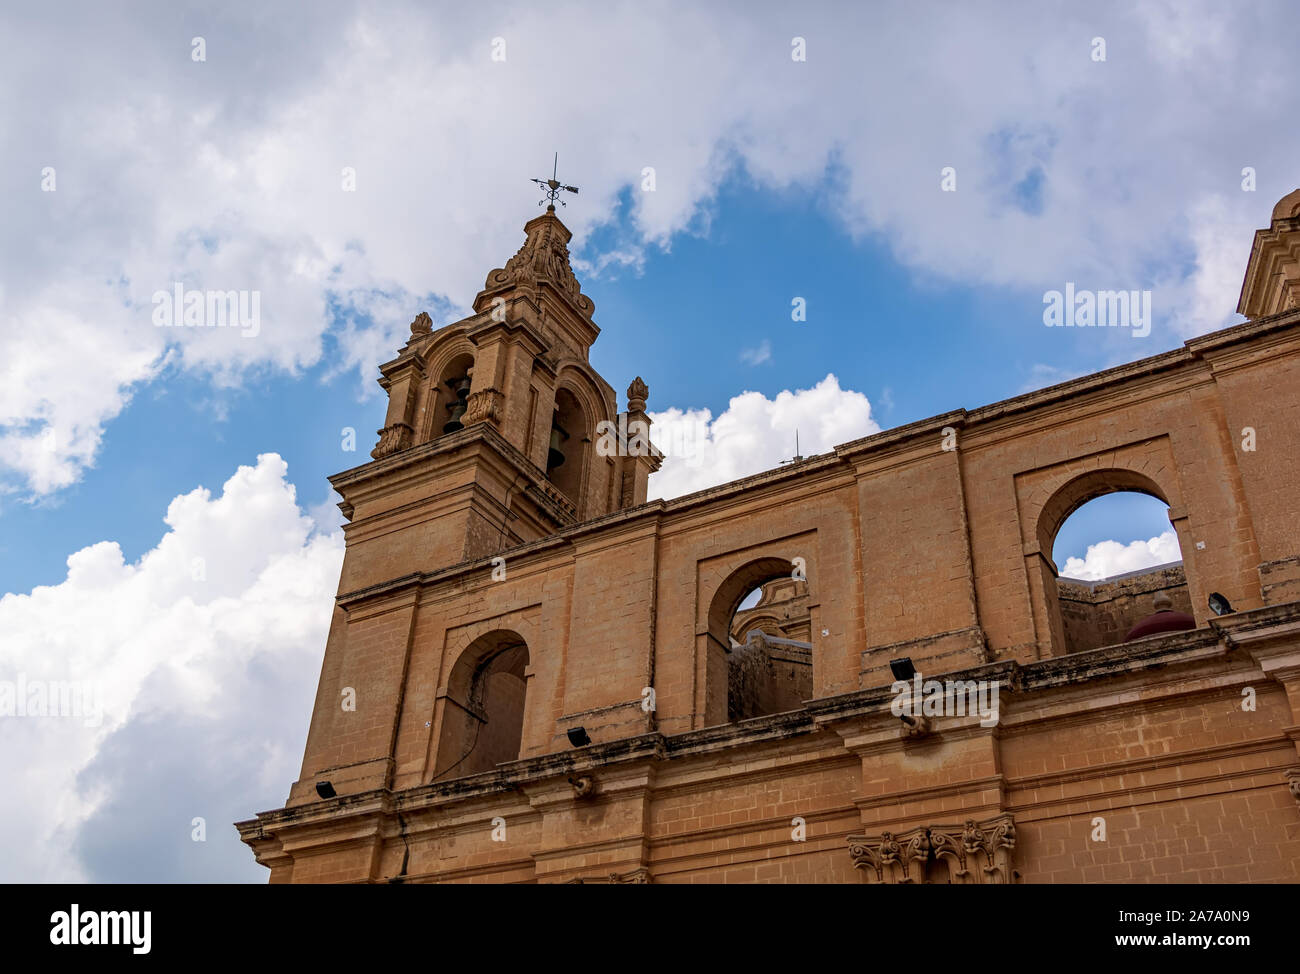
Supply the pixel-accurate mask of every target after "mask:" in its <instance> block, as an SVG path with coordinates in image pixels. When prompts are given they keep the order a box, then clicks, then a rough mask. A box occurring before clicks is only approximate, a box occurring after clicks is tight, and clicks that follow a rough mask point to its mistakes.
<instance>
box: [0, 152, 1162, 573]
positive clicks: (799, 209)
mask: <svg viewBox="0 0 1300 974" xmlns="http://www.w3.org/2000/svg"><path fill="white" fill-rule="evenodd" d="M575 168H576V167H575ZM522 178H523V177H522V176H521V179H522ZM574 178H577V177H574ZM583 204H584V201H583V200H581V198H579V199H578V200H575V201H574V203H573V208H574V209H575V210H576V209H577V208H579V207H581V206H583ZM627 205H628V204H627V194H625V195H624V198H623V201H622V203H621V205H620V208H619V210H620V211H622V216H623V219H621V220H620V219H619V216H620V212H619V211H616V212H615V214H614V218H615V221H616V222H615V223H614V224H613V225H612V226H611V227H609V228H608V229H607V232H606V233H597V234H594V235H593V236H592V238H591V239H590V241H589V243H588V247H587V249H588V250H591V251H593V252H597V253H598V252H599V248H600V246H601V243H602V237H614V236H617V235H618V234H620V233H622V234H626V233H627V232H629V227H628V226H627V221H626V216H625V213H626V208H627ZM830 205H831V204H830V202H829V201H828V197H827V192H826V189H825V186H824V185H822V186H816V187H812V188H809V189H806V190H804V189H792V190H787V191H783V192H775V193H774V192H770V191H764V190H761V189H760V188H758V187H756V186H755V185H754V183H753V181H752V179H750V178H749V177H748V175H747V174H746V173H744V172H736V173H734V174H733V175H732V176H731V177H730V178H729V179H728V180H727V181H725V182H724V183H723V184H721V186H720V187H719V191H718V194H717V197H716V199H714V200H713V201H711V203H710V204H709V219H708V221H707V228H704V227H699V226H697V227H696V228H694V229H693V230H687V231H685V232H683V233H682V234H680V235H679V236H677V237H675V238H674V239H673V240H672V242H671V247H670V248H668V249H663V248H659V247H653V248H650V249H649V250H648V251H647V253H646V255H645V258H644V262H643V263H642V265H641V266H639V267H636V268H610V267H606V268H605V269H604V270H603V271H602V272H600V273H599V274H598V275H587V276H586V277H585V278H584V287H585V289H586V292H587V293H588V294H589V295H590V296H591V297H592V298H593V300H594V301H595V302H596V306H597V322H598V323H599V324H600V325H601V327H602V329H603V330H602V334H601V337H600V339H599V340H598V342H597V343H596V345H595V347H594V348H593V350H592V361H593V363H594V365H595V367H596V368H597V369H598V370H600V371H601V372H602V374H604V375H605V376H606V377H607V378H608V379H609V380H610V381H611V382H612V383H613V384H614V385H615V388H616V389H617V390H618V391H619V393H620V396H621V393H622V390H623V389H624V388H625V386H626V384H627V382H628V381H630V378H631V376H632V375H633V374H639V375H641V376H643V377H644V378H645V379H646V380H647V382H649V384H650V388H651V409H652V410H655V409H661V408H663V407H665V406H668V405H672V406H677V407H679V408H683V409H687V408H689V409H709V410H711V411H712V413H713V414H714V415H715V416H716V415H718V414H720V413H722V412H724V411H725V410H726V408H727V404H728V401H729V400H730V398H731V397H732V396H734V395H736V394H738V393H741V392H744V391H757V392H759V393H762V394H763V395H764V396H766V397H768V398H773V397H775V396H776V395H777V394H778V393H779V392H781V391H782V390H790V389H805V388H809V387H811V386H813V385H815V384H816V383H817V382H819V381H821V380H822V379H823V378H825V376H826V374H827V373H828V372H832V373H834V375H835V376H836V377H837V378H838V379H839V382H840V385H841V386H842V387H844V388H846V389H854V390H858V391H861V392H863V393H865V394H866V395H867V397H868V398H869V400H870V402H871V404H872V408H871V415H872V418H873V419H874V420H875V421H876V422H877V423H878V424H879V425H880V426H881V427H882V428H886V429H888V428H890V427H893V426H899V425H902V424H905V423H909V422H912V421H914V420H918V419H923V418H925V417H928V416H932V415H936V414H938V413H942V412H945V411H947V410H950V409H954V408H959V407H966V408H975V407H977V406H981V405H985V404H987V403H990V402H994V401H997V400H999V399H1005V398H1009V397H1011V396H1015V395H1018V394H1020V393H1022V392H1025V391H1028V390H1029V389H1033V388H1039V387H1041V386H1043V385H1048V384H1051V382H1052V381H1057V380H1062V379H1065V378H1068V377H1070V376H1072V375H1074V374H1085V373H1087V372H1091V371H1096V370H1098V369H1101V368H1104V367H1107V366H1109V365H1113V364H1116V363H1117V362H1119V361H1124V360H1125V358H1124V353H1126V352H1130V351H1131V352H1132V354H1133V356H1134V357H1137V355H1138V354H1141V355H1150V354H1156V353H1158V352H1160V351H1164V350H1166V349H1168V348H1170V347H1173V345H1174V344H1175V343H1176V341H1177V339H1176V337H1175V336H1171V335H1170V334H1169V331H1168V330H1167V329H1163V330H1157V332H1156V335H1157V336H1158V337H1157V341H1158V340H1159V337H1163V338H1164V341H1163V342H1162V343H1159V344H1157V343H1156V342H1146V341H1129V340H1128V339H1127V337H1126V336H1125V343H1116V342H1115V341H1113V340H1109V341H1103V340H1102V337H1103V336H1099V334H1098V333H1097V332H1088V331H1082V330H1081V331H1077V332H1071V333H1066V334H1065V338H1067V339H1069V341H1068V342H1064V341H1062V334H1063V333H1061V332H1053V331H1051V330H1049V329H1046V328H1044V327H1043V324H1042V307H1043V306H1042V299H1041V295H1038V294H1034V293H1027V292H1025V291H1022V290H1015V289H989V288H979V287H973V286H964V285H961V284H956V283H951V282H940V281H935V280H927V279H924V278H919V277H918V275H917V274H916V273H915V272H914V271H912V270H911V269H909V268H906V267H902V266H900V265H899V264H898V263H897V262H896V260H895V259H894V258H893V256H892V255H891V253H890V250H889V248H888V246H887V245H886V244H885V243H884V242H882V241H880V240H877V239H874V238H867V239H863V240H853V239H851V237H850V236H849V235H848V234H847V233H846V232H845V230H844V227H843V226H842V224H841V223H839V221H837V220H836V219H835V218H834V216H833V215H832V214H831V213H830V212H829V208H830ZM532 215H533V211H530V210H527V209H525V210H524V211H523V212H520V213H518V214H517V219H518V221H519V223H520V226H521V228H522V224H523V222H524V221H525V220H526V219H528V218H530V217H531V216H532ZM565 215H567V211H563V212H562V213H561V216H562V217H563V216H565ZM520 233H521V236H522V229H521V231H520ZM507 256H509V254H508V253H506V254H502V255H501V256H500V261H498V263H500V262H503V261H504V259H505V257H507ZM578 256H579V257H581V256H582V254H579V255H578ZM489 269H490V268H485V269H484V273H485V274H486V272H487V270H489ZM795 296H799V297H803V298H805V299H806V302H807V308H808V316H807V321H805V322H795V321H792V320H791V315H790V310H791V300H792V298H793V297H795ZM441 304H442V305H443V310H442V314H441V315H440V316H439V317H438V318H437V319H436V320H435V324H436V325H441V324H445V323H447V322H448V321H451V320H455V318H457V317H460V315H461V312H460V311H456V310H452V309H450V308H448V307H447V306H446V304H445V302H441ZM423 307H425V305H420V304H417V305H412V310H411V312H410V314H411V316H412V317H413V316H414V313H415V310H416V309H418V308H423ZM431 310H436V309H433V308H432V307H431ZM1161 324H1163V323H1161ZM342 326H343V321H342V320H340V319H339V318H337V317H336V318H335V319H334V320H333V321H332V322H331V323H330V330H328V331H327V333H326V343H327V345H328V344H329V343H330V342H331V337H332V334H333V332H334V331H335V330H337V329H339V328H341V327H342ZM1104 337H1105V338H1107V339H1109V338H1110V336H1104ZM764 342H766V343H767V347H768V348H769V349H770V357H769V358H767V359H766V360H765V361H762V362H759V363H757V364H750V363H749V362H747V361H745V360H744V358H743V356H742V353H744V352H745V351H747V350H753V349H756V348H759V347H761V346H762V345H763V343H764ZM396 351H397V349H396V348H394V349H393V353H394V354H395V353H396ZM332 372H334V367H333V364H332V363H331V362H330V360H329V359H328V357H327V358H326V359H324V360H323V361H322V362H321V363H320V364H317V365H316V366H314V367H312V368H309V369H304V370H302V371H301V372H299V373H298V374H289V373H286V372H271V373H266V374H261V375H252V376H250V377H248V378H247V379H245V380H244V381H243V382H241V383H240V384H239V385H238V386H236V387H229V388H224V387H220V386H214V385H213V383H212V382H211V381H208V380H206V379H205V378H203V377H196V376H194V375H192V374H189V373H187V372H185V371H184V370H181V369H179V368H175V367H168V368H166V369H164V371H163V372H162V373H161V374H160V375H159V376H158V377H157V379H155V380H154V381H153V382H151V383H149V384H147V385H146V386H144V387H142V388H140V389H139V390H138V391H137V392H136V393H135V394H134V395H133V397H132V398H131V401H130V403H129V405H128V406H127V407H126V408H125V409H124V410H123V412H122V413H121V415H120V416H119V417H117V418H116V419H115V420H114V422H113V423H112V424H111V426H109V428H108V429H107V430H106V432H105V437H104V441H103V445H102V447H101V450H100V453H99V456H98V459H97V461H96V462H95V463H94V464H93V465H92V466H89V467H88V468H87V469H86V470H85V472H84V474H83V475H82V477H81V479H80V480H79V481H78V482H77V483H75V484H73V485H71V486H70V487H68V488H66V489H65V490H62V491H59V492H57V493H55V494H53V495H52V496H48V497H42V498H39V499H30V500H26V501H19V502H17V503H14V502H10V503H9V504H7V505H6V508H5V511H4V515H3V519H2V520H0V525H2V526H3V529H4V531H3V535H2V537H3V541H2V542H0V544H2V545H3V548H2V549H0V554H3V555H4V558H3V559H2V560H0V590H3V591H12V592H23V591H29V590H30V589H31V588H32V587H34V586H36V585H51V584H56V583H58V582H59V581H61V580H62V579H63V577H64V575H65V574H66V559H67V556H68V554H69V553H71V552H73V551H76V550H78V549H80V548H83V547H85V546H87V545H91V544H94V543H95V542H97V541H102V540H105V539H112V540H116V541H117V542H119V544H120V545H121V546H122V550H123V553H124V555H125V556H126V558H127V560H128V561H134V560H136V559H137V558H139V557H140V556H141V555H143V554H144V553H145V552H146V551H148V550H149V549H150V548H152V547H153V546H154V545H155V544H156V543H157V541H158V538H159V536H160V534H161V531H162V529H163V525H162V514H163V512H164V511H165V510H166V507H167V504H168V502H169V501H170V500H171V499H172V498H173V497H175V496H177V495H178V494H182V493H186V492H188V491H190V490H192V489H193V488H195V487H198V486H207V487H210V488H212V487H215V486H216V485H218V484H219V483H221V482H222V481H223V480H224V479H225V477H227V476H229V473H230V472H231V471H233V470H234V469H235V468H236V467H237V466H239V465H240V464H247V463H251V462H253V460H254V459H255V458H256V457H257V456H258V455H259V454H261V453H267V452H274V453H278V454H280V456H282V457H283V458H284V459H285V460H286V461H287V462H288V464H289V470H290V472H291V479H292V481H293V482H294V484H295V485H296V486H297V488H298V499H299V501H300V502H301V503H302V504H303V505H304V506H316V505H332V504H333V503H335V502H336V501H337V497H335V496H334V495H333V493H332V491H330V489H329V486H328V484H327V483H326V482H325V479H326V477H328V476H329V475H330V474H332V473H336V472H338V471H339V470H343V469H346V468H348V467H350V466H354V465H356V464H357V463H361V462H364V461H365V460H367V459H368V455H367V454H368V451H369V449H370V447H371V446H373V444H374V440H375V436H374V432H375V430H376V429H377V428H378V427H379V426H381V425H382V424H383V413H384V408H385V404H384V399H383V397H382V394H381V393H380V392H379V390H378V386H377V385H376V386H375V391H374V392H370V390H369V389H367V388H366V387H365V386H364V385H363V384H362V383H361V382H360V381H359V379H358V377H357V376H355V375H353V374H350V373H349V374H337V373H336V372H335V373H334V374H331V373H332ZM367 393H370V394H369V395H368V396H367V395H366V394H367ZM345 428H352V429H355V430H356V431H357V438H356V444H357V449H356V451H355V452H351V453H350V452H347V451H345V450H344V449H343V440H344V437H343V435H342V431H343V430H344V429H345ZM809 432H811V431H809V430H804V431H803V434H804V438H802V439H801V444H802V447H801V448H802V449H803V451H804V453H805V454H807V453H808V452H809V440H808V438H807V436H806V434H808V433H809ZM867 432H870V430H867V429H863V430H862V432H861V433H860V434H858V435H865V434H866V433H867ZM830 445H834V444H830ZM788 447H789V448H788V449H787V450H784V451H783V452H781V451H778V452H776V453H772V454H771V455H769V456H767V457H765V458H761V460H760V466H759V469H762V468H764V467H766V466H772V465H775V463H777V462H779V460H780V459H782V458H783V457H784V456H787V455H791V454H793V453H794V442H793V440H791V442H790V443H789V444H788ZM763 460H765V461H766V462H762V461H763ZM1147 508H1148V506H1147V505H1142V504H1139V505H1138V506H1136V507H1134V508H1132V511H1133V512H1134V513H1133V514H1132V516H1129V515H1128V514H1127V513H1126V512H1128V511H1129V510H1130V509H1129V508H1124V507H1117V506H1115V505H1112V508H1111V513H1110V514H1109V516H1108V517H1107V518H1105V519H1101V520H1099V521H1097V522H1096V523H1095V526H1094V527H1093V528H1091V529H1087V530H1084V531H1082V532H1080V529H1081V528H1082V527H1083V525H1081V524H1072V525H1071V527H1072V528H1073V529H1074V531H1075V532H1080V533H1078V535H1077V539H1076V541H1075V543H1074V545H1073V546H1072V547H1070V548H1069V549H1068V551H1067V552H1066V553H1067V554H1070V555H1080V556H1081V555H1083V554H1084V553H1085V551H1086V546H1087V544H1088V543H1091V542H1095V541H1099V540H1103V539H1105V538H1110V537H1111V536H1112V535H1116V536H1118V535H1124V536H1125V537H1124V538H1123V540H1124V541H1130V540H1134V539H1136V538H1138V537H1139V536H1140V535H1144V536H1145V537H1150V536H1151V534H1146V532H1148V531H1151V530H1152V529H1153V527H1154V528H1160V529H1161V530H1163V529H1165V528H1167V524H1165V525H1163V526H1162V525H1160V524H1159V521H1158V520H1154V521H1153V519H1152V518H1151V517H1150V516H1149V514H1150V511H1149V510H1148V509H1147ZM1117 516H1121V517H1126V519H1125V520H1120V521H1118V522H1115V520H1114V519H1115V517H1117ZM1084 520H1085V521H1086V520H1087V519H1086V518H1085V519H1084ZM1134 532H1136V533H1134ZM1154 533H1159V532H1158V531H1155V532H1154Z"/></svg>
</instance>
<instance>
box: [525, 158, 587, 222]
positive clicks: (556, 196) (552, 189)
mask: <svg viewBox="0 0 1300 974" xmlns="http://www.w3.org/2000/svg"><path fill="white" fill-rule="evenodd" d="M559 170H560V154H559V153H558V152H557V153H555V163H554V165H553V166H552V167H551V178H550V179H534V180H533V182H535V183H536V184H537V185H538V186H540V187H542V188H543V189H544V190H546V197H545V199H541V200H538V201H537V205H538V206H541V205H542V203H544V202H545V200H550V201H551V205H550V206H548V207H547V209H548V210H553V209H555V201H556V200H559V202H560V205H561V206H564V205H565V203H564V200H562V199H560V193H561V191H564V192H569V193H576V192H577V191H578V187H577V186H565V185H563V184H561V183H560V181H559V180H558V179H556V178H555V174H556V173H557V172H559Z"/></svg>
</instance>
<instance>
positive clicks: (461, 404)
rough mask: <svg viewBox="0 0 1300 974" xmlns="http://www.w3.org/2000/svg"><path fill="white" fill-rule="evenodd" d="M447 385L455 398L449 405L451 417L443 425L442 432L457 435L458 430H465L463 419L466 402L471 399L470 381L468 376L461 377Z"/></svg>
mask: <svg viewBox="0 0 1300 974" xmlns="http://www.w3.org/2000/svg"><path fill="white" fill-rule="evenodd" d="M447 385H449V386H450V387H451V391H452V393H454V395H455V398H454V399H452V401H451V402H450V403H448V404H447V409H448V411H449V412H450V413H451V416H450V418H448V420H447V422H446V423H445V424H443V427H442V431H443V432H444V433H455V432H456V431H457V430H462V429H464V428H465V424H464V423H462V422H461V417H462V416H464V415H465V400H466V399H468V398H469V386H470V379H469V376H467V375H465V376H461V377H460V378H459V379H452V380H451V381H450V382H448V383H447Z"/></svg>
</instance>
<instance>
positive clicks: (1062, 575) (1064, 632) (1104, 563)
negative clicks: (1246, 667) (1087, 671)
mask: <svg viewBox="0 0 1300 974" xmlns="http://www.w3.org/2000/svg"><path fill="white" fill-rule="evenodd" d="M1051 551H1052V561H1053V562H1054V563H1055V565H1056V567H1057V578H1056V607H1057V610H1058V611H1059V613H1060V630H1059V631H1060V637H1061V638H1062V639H1063V641H1064V651H1065V652H1067V653H1078V652H1083V651H1085V650H1089V649H1098V648H1100V647H1102V646H1113V645H1115V644H1117V643H1121V642H1125V641H1127V640H1129V639H1137V638H1142V637H1144V636H1148V635H1155V634H1157V633H1160V632H1173V631H1178V630H1180V629H1193V628H1195V626H1196V623H1195V620H1194V619H1193V617H1192V614H1191V613H1192V605H1191V597H1190V594H1189V592H1188V587H1187V575H1186V572H1185V570H1184V566H1183V560H1182V552H1181V550H1180V548H1179V544H1178V533H1177V532H1176V531H1175V530H1174V527H1173V525H1172V524H1171V523H1170V521H1169V506H1168V504H1166V503H1165V501H1164V500H1163V499H1161V498H1160V497H1159V496H1158V495H1156V494H1155V493H1154V492H1153V491H1152V490H1133V489H1127V490H1126V489H1115V490H1111V491H1108V492H1105V493H1102V494H1099V495H1093V496H1091V497H1088V498H1087V499H1085V500H1083V501H1082V502H1081V503H1077V504H1076V506H1074V507H1073V508H1072V509H1071V510H1070V511H1069V512H1068V514H1066V515H1065V517H1064V520H1062V521H1061V523H1060V526H1059V527H1058V528H1057V529H1056V531H1055V534H1054V537H1053V538H1052V548H1051Z"/></svg>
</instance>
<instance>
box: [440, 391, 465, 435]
mask: <svg viewBox="0 0 1300 974" xmlns="http://www.w3.org/2000/svg"><path fill="white" fill-rule="evenodd" d="M447 408H448V409H450V410H451V419H449V420H447V422H446V423H445V424H444V425H443V427H442V431H443V432H444V433H455V432H456V431H457V430H463V429H464V428H465V424H464V423H462V422H461V421H460V418H461V417H462V416H464V415H465V400H464V399H457V400H455V401H453V402H452V403H451V405H449V406H448V407H447Z"/></svg>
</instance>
